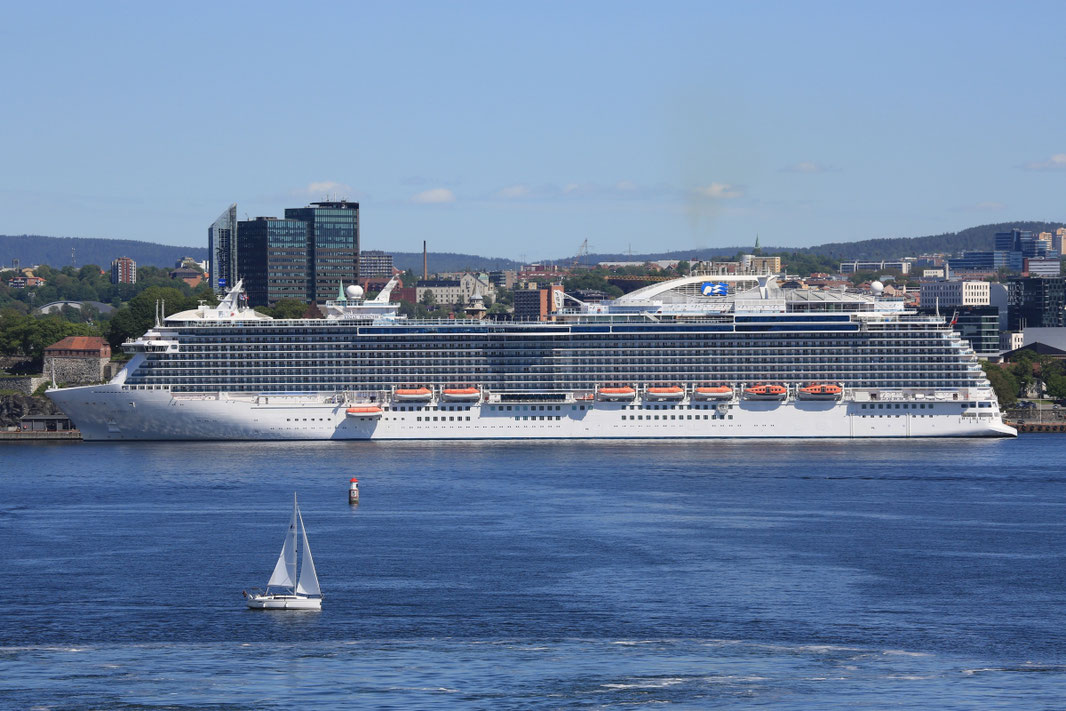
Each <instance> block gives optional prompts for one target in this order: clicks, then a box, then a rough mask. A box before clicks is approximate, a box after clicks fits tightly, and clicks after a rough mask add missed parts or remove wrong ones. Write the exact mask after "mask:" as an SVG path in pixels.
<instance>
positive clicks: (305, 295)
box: [237, 217, 336, 306]
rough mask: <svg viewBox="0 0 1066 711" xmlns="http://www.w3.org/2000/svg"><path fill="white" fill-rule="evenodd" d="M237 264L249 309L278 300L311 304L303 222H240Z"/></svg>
mask: <svg viewBox="0 0 1066 711" xmlns="http://www.w3.org/2000/svg"><path fill="white" fill-rule="evenodd" d="M237 261H238V263H239V264H240V278H241V279H243V280H244V290H245V292H246V293H247V294H248V303H250V304H251V305H252V306H273V305H274V304H275V303H277V302H278V301H280V300H281V299H295V300H297V301H303V302H305V303H310V302H311V301H313V297H312V292H311V278H310V264H309V262H310V260H309V258H308V250H307V223H306V222H304V221H303V220H282V219H278V218H277V217H257V218H255V219H254V220H246V221H241V222H240V223H238V227H237ZM334 289H336V285H334Z"/></svg>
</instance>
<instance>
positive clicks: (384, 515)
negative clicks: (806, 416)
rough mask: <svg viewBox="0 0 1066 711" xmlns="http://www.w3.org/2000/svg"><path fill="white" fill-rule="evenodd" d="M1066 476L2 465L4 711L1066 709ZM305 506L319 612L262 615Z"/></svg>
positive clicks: (643, 453) (123, 457) (890, 456)
mask: <svg viewBox="0 0 1066 711" xmlns="http://www.w3.org/2000/svg"><path fill="white" fill-rule="evenodd" d="M1064 453H1066V440H1063V439H1062V438H1061V437H1057V436H1055V435H1027V436H1022V437H1019V438H1018V439H1015V440H988V441H981V440H944V441H935V440H928V441H926V440H920V441H900V440H896V441H888V440H886V441H857V442H855V441H826V442H819V441H775V442H761V441H704V442H613V441H612V442H533V443H507V442H497V443H493V442H475V443H428V442H427V443H352V442H338V443H328V442H323V443H276V444H275V443H241V442H232V443H194V442H186V443H127V444H105V443H98V444H95V443H41V444H25V443H21V444H7V445H0V562H2V565H0V576H2V578H3V579H4V581H5V584H4V585H3V586H2V590H3V604H0V707H3V708H12V709H28V708H40V709H126V710H129V709H182V710H186V709H294V708H301V709H302V708H334V707H344V706H348V707H352V706H358V707H365V708H396V709H401V708H402V709H406V708H420V709H432V708H456V707H465V708H485V709H488V708H492V709H500V708H502V709H511V708H518V709H525V708H552V709H556V708H558V709H568V708H580V709H584V708H609V707H622V708H630V707H644V706H648V707H658V706H660V705H663V704H672V705H675V706H676V707H680V708H704V707H715V708H752V707H760V706H772V707H775V708H785V709H788V708H795V709H809V708H818V709H881V708H886V707H903V708H940V709H973V708H983V709H989V708H1025V709H1033V708H1062V707H1063V706H1064V705H1066V602H1064V601H1066V557H1064V551H1066V472H1064V471H1063V465H1062V462H1063V454H1064ZM353 476H355V477H358V478H359V480H360V489H361V493H362V501H361V503H360V504H359V505H358V506H349V504H348V494H347V490H348V481H349V479H350V478H351V477H353ZM294 491H295V492H296V493H297V494H298V496H299V500H300V506H301V509H302V511H303V516H304V521H305V523H306V526H307V531H308V536H309V538H310V543H311V548H312V551H313V553H314V558H315V563H316V566H317V569H318V574H319V578H320V580H321V584H322V589H323V591H324V594H325V600H324V602H323V605H322V610H321V612H262V611H251V610H248V609H246V607H245V605H244V600H243V598H242V596H241V591H242V590H243V589H250V588H252V587H261V586H263V585H264V584H265V582H266V580H267V578H268V577H269V575H270V572H271V570H272V569H273V566H274V563H275V561H276V559H277V555H278V552H279V551H280V549H281V544H282V540H283V538H284V535H285V530H286V527H287V526H288V521H289V517H290V514H291V507H292V494H293V492H294Z"/></svg>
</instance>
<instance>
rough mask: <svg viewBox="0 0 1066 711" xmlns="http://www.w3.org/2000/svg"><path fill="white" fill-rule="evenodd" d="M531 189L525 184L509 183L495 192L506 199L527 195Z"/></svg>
mask: <svg viewBox="0 0 1066 711" xmlns="http://www.w3.org/2000/svg"><path fill="white" fill-rule="evenodd" d="M531 192H532V191H531V190H530V189H529V187H527V186H525V185H510V186H508V187H506V188H503V189H502V190H500V191H499V192H497V193H496V195H497V196H499V197H502V198H508V199H515V198H523V197H528V196H529V194H530V193H531Z"/></svg>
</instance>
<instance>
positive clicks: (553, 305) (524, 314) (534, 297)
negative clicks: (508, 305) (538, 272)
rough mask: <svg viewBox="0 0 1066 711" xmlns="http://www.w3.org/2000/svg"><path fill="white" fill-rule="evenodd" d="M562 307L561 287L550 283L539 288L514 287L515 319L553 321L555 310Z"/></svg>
mask: <svg viewBox="0 0 1066 711" xmlns="http://www.w3.org/2000/svg"><path fill="white" fill-rule="evenodd" d="M562 308H563V287H562V286H561V285H560V284H551V285H550V286H545V287H541V288H532V289H515V292H514V318H515V320H516V321H554V320H555V316H554V314H555V312H556V311H559V310H560V309H562Z"/></svg>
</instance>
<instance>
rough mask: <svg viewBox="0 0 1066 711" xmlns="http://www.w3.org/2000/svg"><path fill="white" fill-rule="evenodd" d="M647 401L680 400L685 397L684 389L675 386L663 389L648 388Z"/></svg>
mask: <svg viewBox="0 0 1066 711" xmlns="http://www.w3.org/2000/svg"><path fill="white" fill-rule="evenodd" d="M647 392H648V399H649V400H680V399H682V398H684V397H685V389H684V388H679V387H677V386H676V385H672V386H670V387H665V388H648V391H647Z"/></svg>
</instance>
